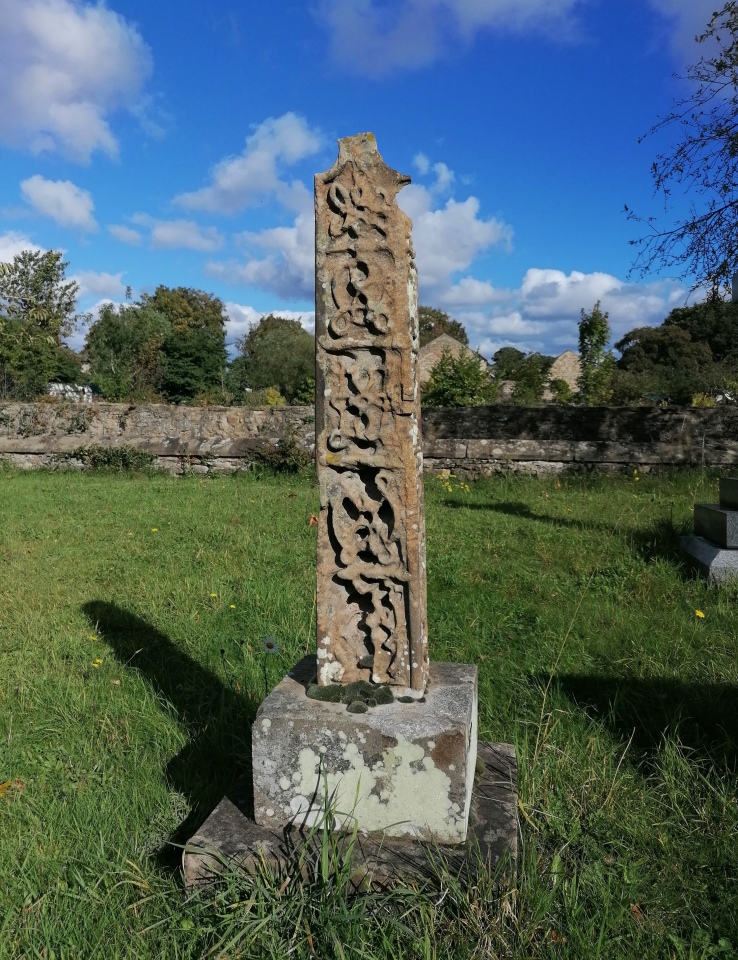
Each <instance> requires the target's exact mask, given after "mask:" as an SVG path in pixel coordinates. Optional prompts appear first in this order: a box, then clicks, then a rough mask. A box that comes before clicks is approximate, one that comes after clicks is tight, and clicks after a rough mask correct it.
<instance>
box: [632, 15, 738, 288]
mask: <svg viewBox="0 0 738 960" xmlns="http://www.w3.org/2000/svg"><path fill="white" fill-rule="evenodd" d="M696 39H697V42H698V43H701V44H707V45H708V46H707V50H708V51H709V52H708V53H707V54H706V55H703V56H701V57H700V59H699V60H698V61H697V63H696V64H694V65H693V66H691V67H689V68H688V69H687V71H686V75H685V76H684V77H682V78H681V79H685V80H687V81H688V82H689V84H690V87H691V89H692V92H691V93H690V94H689V96H686V97H684V98H683V99H681V100H678V101H676V104H675V109H674V110H673V111H672V112H671V113H670V114H669V115H668V116H666V117H664V118H663V119H662V120H660V121H659V122H658V123H656V125H655V126H654V127H653V128H652V129H651V131H650V133H654V132H656V131H659V130H662V129H664V128H667V127H676V128H677V130H678V133H679V136H680V141H679V144H678V146H677V147H676V148H675V149H674V150H672V151H669V152H666V153H661V154H659V155H658V156H657V157H656V160H655V162H654V163H653V164H652V168H651V172H652V177H653V181H654V188H655V192H656V193H661V194H663V196H664V200H665V202H666V203H667V204H668V202H669V199H670V197H671V195H672V191H673V189H674V187H679V188H680V189H682V190H683V191H684V192H685V193H687V194H692V196H693V197H695V198H696V199H694V200H693V201H692V203H691V204H690V209H689V214H688V216H686V217H684V218H683V219H682V220H680V221H679V222H677V224H676V226H673V227H670V228H661V227H658V226H657V225H656V221H655V218H653V217H651V218H648V219H644V218H642V217H638V216H636V215H635V214H634V213H633V212H632V211H629V210H628V208H627V207H626V211H627V212H628V216H629V217H630V218H631V219H634V220H636V221H637V222H639V223H645V224H647V225H648V228H649V232H648V233H647V235H646V236H644V237H640V238H639V239H636V240H633V241H631V242H632V244H633V245H634V246H635V247H636V248H637V250H638V253H637V257H636V261H635V263H634V269H636V270H638V271H639V272H640V273H641V274H645V273H647V272H649V271H651V270H655V269H656V270H662V269H665V268H668V269H672V268H676V269H677V270H678V271H679V272H678V276H679V277H680V278H685V277H691V278H693V280H694V282H693V285H692V289H696V288H697V287H699V286H703V285H704V286H707V287H708V288H709V289H710V290H711V291H712V293H713V296H717V294H718V291H719V290H720V288H721V287H723V288H725V287H727V286H728V285H729V283H730V278H731V276H732V274H733V271H734V270H735V269H736V266H738V215H737V214H738V0H729V2H727V3H725V4H724V6H723V7H722V9H721V10H720V11H718V12H717V13H714V14H713V16H712V18H711V19H710V21H709V23H708V24H707V27H706V29H705V31H704V33H702V34H701V35H700V36H699V37H697V38H696ZM642 139H643V138H642Z"/></svg>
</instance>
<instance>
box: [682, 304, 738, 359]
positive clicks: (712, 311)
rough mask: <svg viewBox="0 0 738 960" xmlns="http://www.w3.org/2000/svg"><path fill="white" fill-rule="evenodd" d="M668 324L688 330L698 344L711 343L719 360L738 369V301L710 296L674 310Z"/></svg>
mask: <svg viewBox="0 0 738 960" xmlns="http://www.w3.org/2000/svg"><path fill="white" fill-rule="evenodd" d="M664 326H666V327H680V328H681V329H682V330H686V331H687V333H688V334H689V335H690V336H691V338H692V340H693V341H694V342H695V343H706V344H707V345H708V346H709V348H710V351H711V353H712V358H713V360H714V361H715V362H716V363H724V364H728V365H731V366H734V367H735V368H736V369H738V304H736V303H731V302H730V301H725V300H721V299H719V298H716V297H710V298H708V300H706V301H705V302H704V303H695V304H693V305H692V306H689V307H677V309H676V310H672V311H671V313H670V314H669V316H668V317H667V318H666V320H664Z"/></svg>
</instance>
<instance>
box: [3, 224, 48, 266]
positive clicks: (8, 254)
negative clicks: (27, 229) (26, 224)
mask: <svg viewBox="0 0 738 960" xmlns="http://www.w3.org/2000/svg"><path fill="white" fill-rule="evenodd" d="M41 249H42V248H41V247H39V245H38V244H37V243H34V242H33V241H32V240H30V239H29V238H28V237H27V236H26V235H25V234H23V233H16V231H15V230H10V231H8V232H7V233H0V263H11V262H12V260H13V257H15V256H16V255H17V254H19V253H22V252H23V251H24V250H33V251H40V250H41Z"/></svg>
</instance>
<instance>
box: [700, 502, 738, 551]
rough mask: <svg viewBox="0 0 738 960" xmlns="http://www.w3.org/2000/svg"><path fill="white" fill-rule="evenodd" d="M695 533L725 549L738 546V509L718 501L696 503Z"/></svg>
mask: <svg viewBox="0 0 738 960" xmlns="http://www.w3.org/2000/svg"><path fill="white" fill-rule="evenodd" d="M694 533H695V536H697V537H702V538H703V539H705V540H709V541H710V542H711V543H714V544H715V546H717V547H721V548H722V549H723V550H735V549H736V548H738V510H731V509H729V508H727V507H721V506H718V504H717V503H695V505H694Z"/></svg>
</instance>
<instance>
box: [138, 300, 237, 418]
mask: <svg viewBox="0 0 738 960" xmlns="http://www.w3.org/2000/svg"><path fill="white" fill-rule="evenodd" d="M140 306H142V307H148V308H151V309H153V310H155V311H156V312H157V313H160V314H161V315H162V316H163V317H165V318H166V320H167V321H168V323H169V326H170V329H169V332H168V334H167V335H166V337H165V338H164V340H163V341H162V343H161V348H160V353H161V358H162V373H161V392H162V395H163V396H164V398H165V399H166V400H169V401H170V402H172V403H191V402H193V401H195V400H197V399H198V398H201V397H203V396H205V397H207V398H208V400H210V399H218V398H219V397H220V396H222V395H223V392H224V388H225V374H226V361H227V356H226V347H225V326H226V321H227V317H226V313H225V306H224V305H223V301H222V300H220V298H219V297H215V296H213V294H211V293H205V292H204V291H203V290H195V289H193V288H192V287H165V286H159V287H157V288H156V290H155V291H154V293H153V295H149V294H144V295H143V296H142V297H141V300H140Z"/></svg>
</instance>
